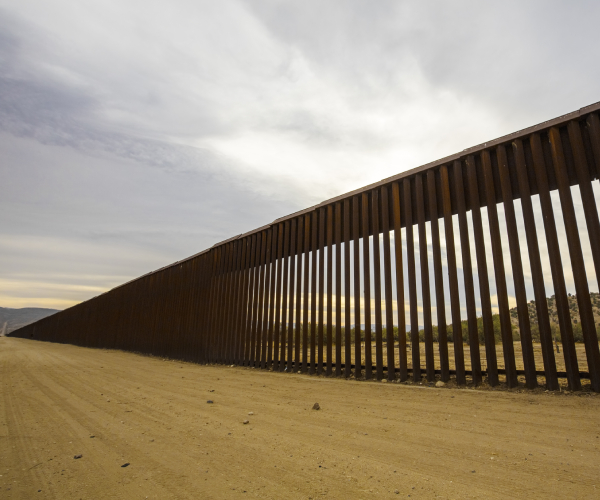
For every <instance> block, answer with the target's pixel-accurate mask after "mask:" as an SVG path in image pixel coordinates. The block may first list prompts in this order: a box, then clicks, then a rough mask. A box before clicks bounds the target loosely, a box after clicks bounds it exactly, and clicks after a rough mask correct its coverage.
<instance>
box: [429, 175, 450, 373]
mask: <svg viewBox="0 0 600 500" xmlns="http://www.w3.org/2000/svg"><path fill="white" fill-rule="evenodd" d="M427 189H428V192H429V214H430V219H431V247H432V248H433V275H434V280H435V308H436V312H437V327H438V346H439V353H440V377H441V379H442V382H448V380H450V367H449V364H448V333H447V331H446V300H445V297H444V277H443V274H442V251H441V247H440V224H439V220H438V206H437V187H436V179H435V172H434V171H433V170H430V171H429V172H427Z"/></svg>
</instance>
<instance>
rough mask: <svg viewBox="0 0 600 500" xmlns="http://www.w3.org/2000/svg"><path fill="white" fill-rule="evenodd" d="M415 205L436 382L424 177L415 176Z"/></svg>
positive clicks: (429, 368)
mask: <svg viewBox="0 0 600 500" xmlns="http://www.w3.org/2000/svg"><path fill="white" fill-rule="evenodd" d="M415 203H416V205H417V224H418V228H419V251H420V257H421V258H420V261H421V292H422V294H423V333H424V336H425V366H426V372H427V380H428V381H429V382H432V381H434V380H435V364H434V359H433V326H432V322H431V289H430V280H429V253H428V250H427V231H426V228H425V200H424V193H423V177H422V175H421V174H417V175H416V176H415Z"/></svg>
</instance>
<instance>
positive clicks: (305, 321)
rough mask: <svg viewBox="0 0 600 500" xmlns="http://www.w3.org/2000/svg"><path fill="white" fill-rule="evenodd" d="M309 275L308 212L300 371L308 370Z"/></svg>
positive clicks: (305, 220)
mask: <svg viewBox="0 0 600 500" xmlns="http://www.w3.org/2000/svg"><path fill="white" fill-rule="evenodd" d="M309 277H310V214H306V215H305V216H304V300H303V302H304V303H303V317H302V323H303V324H302V373H306V372H307V371H308V309H309V307H310V304H309Z"/></svg>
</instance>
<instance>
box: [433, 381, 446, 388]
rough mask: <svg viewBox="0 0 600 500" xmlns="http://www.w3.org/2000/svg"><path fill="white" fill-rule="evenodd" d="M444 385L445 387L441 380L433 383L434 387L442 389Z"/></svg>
mask: <svg viewBox="0 0 600 500" xmlns="http://www.w3.org/2000/svg"><path fill="white" fill-rule="evenodd" d="M445 385H446V384H444V382H442V381H441V380H438V381H437V382H436V383H435V386H436V387H444V386H445Z"/></svg>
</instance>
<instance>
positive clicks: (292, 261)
mask: <svg viewBox="0 0 600 500" xmlns="http://www.w3.org/2000/svg"><path fill="white" fill-rule="evenodd" d="M296 226H297V224H296V219H292V223H291V226H290V231H291V233H290V238H291V240H290V290H289V308H288V309H289V311H288V313H289V319H288V322H289V324H288V342H287V371H288V372H290V373H291V371H292V363H293V362H294V360H293V358H292V351H293V349H294V284H295V282H296V281H295V280H296V231H297V227H296Z"/></svg>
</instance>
